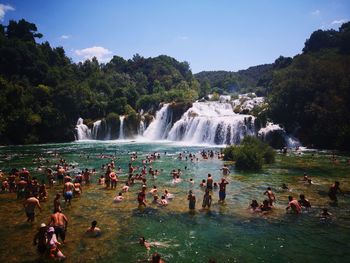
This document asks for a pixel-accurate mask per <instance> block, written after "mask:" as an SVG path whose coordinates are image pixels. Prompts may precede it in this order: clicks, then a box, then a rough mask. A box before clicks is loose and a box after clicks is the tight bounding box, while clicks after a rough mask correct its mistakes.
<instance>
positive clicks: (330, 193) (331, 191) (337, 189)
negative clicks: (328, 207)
mask: <svg viewBox="0 0 350 263" xmlns="http://www.w3.org/2000/svg"><path fill="white" fill-rule="evenodd" d="M339 186H340V183H339V182H335V183H334V184H333V185H332V186H331V187H330V188H329V191H328V196H329V198H330V199H331V200H332V201H333V202H335V203H336V202H338V198H337V193H338V192H340V193H342V191H341V190H340V187H339Z"/></svg>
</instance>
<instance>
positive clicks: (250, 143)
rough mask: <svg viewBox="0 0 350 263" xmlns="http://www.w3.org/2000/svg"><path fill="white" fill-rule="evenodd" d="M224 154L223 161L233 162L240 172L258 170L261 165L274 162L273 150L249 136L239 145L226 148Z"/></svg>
mask: <svg viewBox="0 0 350 263" xmlns="http://www.w3.org/2000/svg"><path fill="white" fill-rule="evenodd" d="M224 154H225V157H224V160H225V161H235V162H236V168H237V169H240V170H254V171H256V170H260V169H261V168H262V166H263V164H270V163H273V162H274V161H275V151H274V150H273V148H272V147H270V146H269V145H268V144H266V143H264V142H262V141H261V140H259V139H258V138H255V137H251V136H247V137H245V138H244V139H243V141H242V142H241V144H240V145H236V146H233V145H231V146H228V147H226V148H225V149H224Z"/></svg>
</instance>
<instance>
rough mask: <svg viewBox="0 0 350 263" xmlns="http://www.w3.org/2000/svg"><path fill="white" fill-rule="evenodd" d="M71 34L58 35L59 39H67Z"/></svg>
mask: <svg viewBox="0 0 350 263" xmlns="http://www.w3.org/2000/svg"><path fill="white" fill-rule="evenodd" d="M71 37H72V36H71V35H62V36H61V37H60V39H68V38H71Z"/></svg>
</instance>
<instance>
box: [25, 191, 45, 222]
mask: <svg viewBox="0 0 350 263" xmlns="http://www.w3.org/2000/svg"><path fill="white" fill-rule="evenodd" d="M23 206H24V210H25V212H26V215H27V222H33V221H34V218H35V207H38V208H39V209H40V211H41V206H40V202H39V200H38V199H37V198H36V197H34V196H31V197H29V198H28V199H27V200H25V201H24V204H23Z"/></svg>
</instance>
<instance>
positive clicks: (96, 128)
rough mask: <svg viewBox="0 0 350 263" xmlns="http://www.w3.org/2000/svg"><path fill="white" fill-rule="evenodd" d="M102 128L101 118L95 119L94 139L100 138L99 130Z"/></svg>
mask: <svg viewBox="0 0 350 263" xmlns="http://www.w3.org/2000/svg"><path fill="white" fill-rule="evenodd" d="M100 128H101V120H98V121H95V122H94V126H93V127H92V134H91V135H92V139H94V140H97V139H99V131H100Z"/></svg>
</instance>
